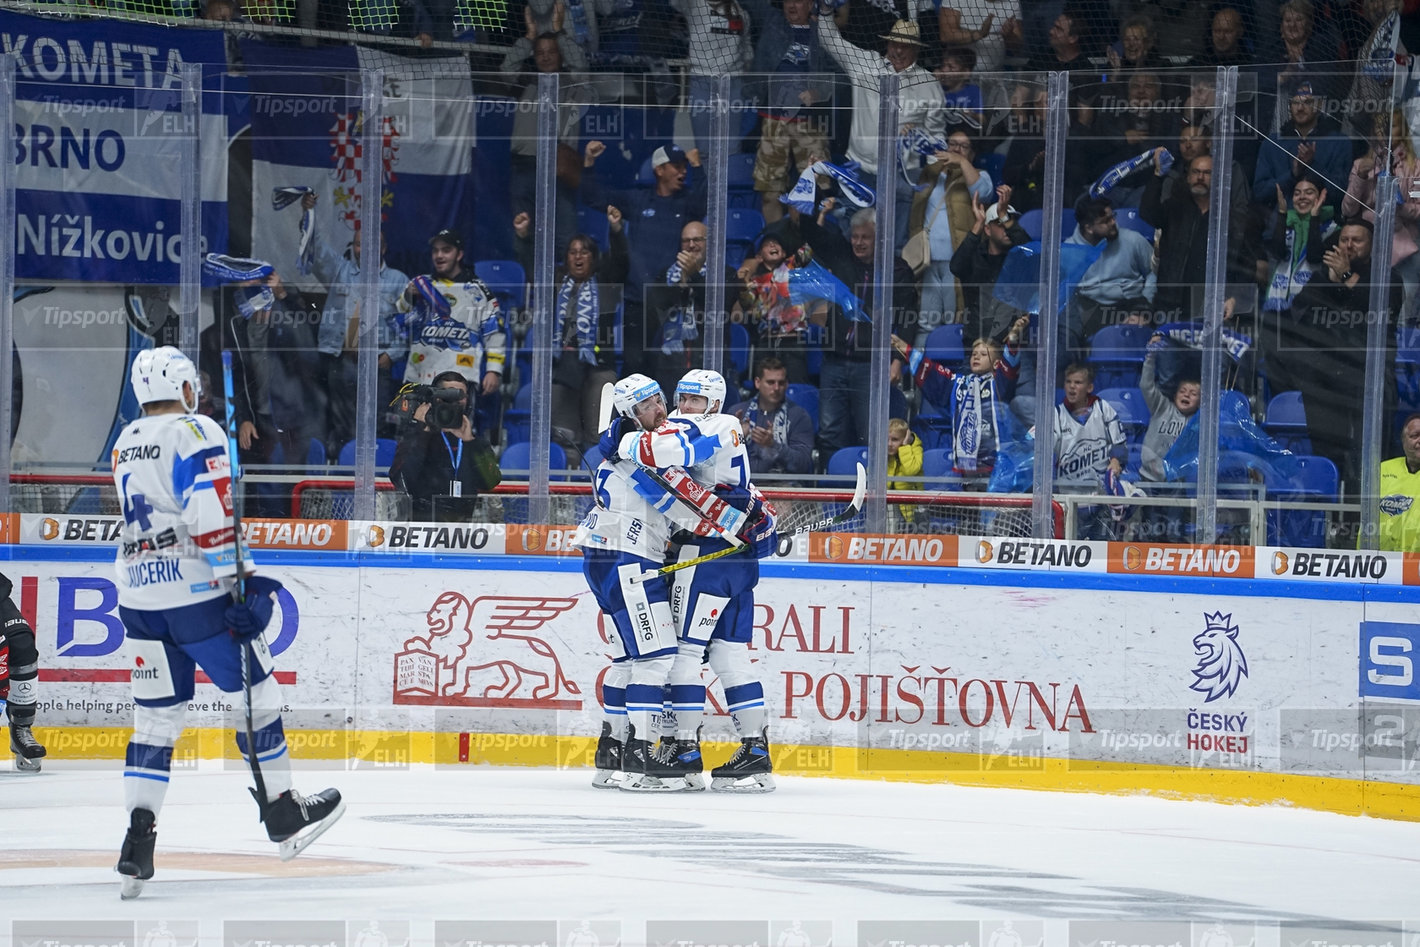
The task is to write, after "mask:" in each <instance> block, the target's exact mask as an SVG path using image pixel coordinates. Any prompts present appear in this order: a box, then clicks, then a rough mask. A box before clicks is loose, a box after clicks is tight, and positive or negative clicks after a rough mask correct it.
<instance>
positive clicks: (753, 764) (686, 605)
mask: <svg viewBox="0 0 1420 947" xmlns="http://www.w3.org/2000/svg"><path fill="white" fill-rule="evenodd" d="M724 403H725V379H724V378H723V377H721V376H720V375H719V373H717V372H713V371H707V370H703V369H696V370H694V371H690V372H687V373H686V375H685V377H683V378H682V379H681V380H680V383H679V384H678V385H677V386H676V407H677V410H676V412H675V414H673V415H671V417H670V419H669V422H668V424H667V425H666V426H665V427H663V428H661V429H658V430H656V431H650V432H646V433H643V434H640V435H638V436H636V437H635V438H625V439H623V440H622V441H621V442H620V454H621V456H622V457H625V458H628V459H634V460H636V461H638V462H639V463H641V464H643V465H645V466H648V467H670V468H677V467H684V468H685V469H686V471H687V472H688V474H689V476H690V477H691V478H693V480H694V482H695V484H698V485H699V486H700V487H706V488H709V489H711V490H712V491H713V492H714V495H715V496H716V497H718V498H719V499H720V500H722V501H724V502H726V503H728V504H729V505H730V506H732V507H734V508H735V509H737V510H740V511H742V512H743V514H744V524H743V525H742V526H740V528H739V529H738V530H737V532H736V534H735V535H733V536H730V537H726V536H723V535H716V534H715V532H714V531H707V530H701V531H700V533H701V535H698V536H693V537H690V538H689V541H688V542H685V543H683V544H682V545H681V547H680V550H679V553H678V555H677V557H676V561H677V562H678V563H686V562H690V561H692V560H696V559H699V558H701V557H704V556H707V555H710V554H712V553H716V552H720V551H723V550H725V549H727V548H728V547H729V546H738V545H745V544H748V545H750V546H751V547H752V549H751V550H747V551H745V552H740V553H736V554H734V555H727V556H722V557H720V558H718V559H715V560H713V561H707V562H704V563H701V564H697V565H693V566H688V567H686V568H683V569H681V570H679V571H677V572H675V573H674V577H675V578H674V583H673V586H672V589H671V602H672V607H673V609H675V616H676V625H677V629H678V631H679V647H678V649H677V653H676V659H675V663H674V664H673V665H672V667H671V672H670V697H671V706H672V709H673V710H674V712H675V717H676V734H675V738H674V740H672V741H668V743H667V744H665V745H664V747H663V748H658V753H657V756H658V757H659V758H661V759H663V760H668V761H671V762H672V763H673V765H675V766H677V767H679V768H680V769H681V770H683V771H685V772H687V773H699V772H701V771H702V769H703V763H702V761H701V757H700V722H701V720H702V718H703V717H704V714H705V684H704V681H703V679H702V677H701V669H700V667H701V664H702V662H703V661H705V660H706V659H707V656H708V660H709V662H710V667H711V669H712V670H714V672H715V674H716V675H717V676H718V677H719V679H720V683H721V686H722V687H723V688H724V690H725V701H726V703H727V704H728V706H729V710H730V716H731V719H732V720H733V721H734V722H735V727H736V729H737V730H738V731H739V733H740V737H741V742H740V747H739V749H738V750H737V751H736V753H735V755H734V756H733V757H732V758H731V759H730V760H729V762H727V763H725V764H724V765H723V766H719V767H716V768H715V769H714V770H712V771H711V774H710V776H711V788H712V789H716V790H720V791H726V792H771V791H773V789H774V777H773V776H772V775H771V773H772V769H773V767H772V765H771V761H770V757H769V742H768V737H767V734H766V730H765V724H766V720H767V712H766V710H765V706H764V686H763V684H762V683H761V682H760V681H759V679H758V677H757V676H756V675H755V674H754V672H753V670H752V669H751V667H750V660H749V643H750V640H751V638H752V636H753V619H754V587H755V585H757V584H758V582H759V561H758V560H759V558H762V557H764V556H768V555H772V554H773V551H774V548H775V545H776V535H775V512H774V508H773V507H772V506H771V505H769V504H768V503H767V502H766V501H765V500H764V497H763V496H762V495H761V494H760V492H759V491H758V490H757V489H756V488H755V487H754V485H753V484H752V483H751V482H750V479H749V454H748V452H747V450H746V449H745V445H744V441H743V440H742V438H741V434H740V424H739V421H738V419H736V418H735V417H733V416H732V415H726V414H721V413H720V410H721V408H722V407H724ZM707 445H708V446H709V448H710V449H709V450H707V449H705V448H706V446H707ZM707 533H708V534H707ZM679 538H686V537H679Z"/></svg>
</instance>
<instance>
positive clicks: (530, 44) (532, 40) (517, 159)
mask: <svg viewBox="0 0 1420 947" xmlns="http://www.w3.org/2000/svg"><path fill="white" fill-rule="evenodd" d="M556 9H557V10H559V11H561V10H565V9H566V7H565V6H564V5H563V4H561V3H559V4H558V5H557V7H556ZM524 14H525V16H526V17H527V22H528V34H529V35H527V36H522V37H519V39H518V41H517V42H516V43H514V44H513V45H512V46H510V47H509V48H508V53H507V55H506V56H504V57H503V64H502V66H501V68H502V70H503V72H505V73H513V74H519V75H520V77H521V78H522V79H523V88H522V92H520V93H519V95H518V107H517V110H516V111H515V112H514V113H513V133H512V136H511V137H510V139H509V144H508V150H509V152H510V156H509V164H510V168H509V171H510V174H511V178H512V181H511V183H512V196H513V213H514V214H524V213H526V214H531V213H534V212H535V208H536V205H537V121H538V109H537V97H538V91H537V87H538V79H537V77H538V76H539V75H550V74H553V73H560V74H561V75H562V79H561V81H560V82H559V84H558V92H557V146H556V147H557V183H556V188H557V203H556V210H555V213H554V216H553V221H554V224H555V226H554V230H553V234H554V240H555V242H556V246H555V252H556V253H557V255H558V256H562V255H563V254H565V253H566V250H567V240H568V238H570V237H571V236H572V234H573V232H575V231H576V229H577V187H578V185H579V184H580V183H581V177H582V168H581V162H579V161H578V160H577V145H578V142H579V141H580V139H581V124H582V115H583V113H584V112H585V111H586V106H587V105H589V104H591V102H592V94H591V87H590V86H589V85H588V84H587V77H586V74H585V73H586V69H587V60H586V57H585V55H584V54H583V52H582V48H581V47H580V46H578V45H577V43H576V41H575V40H574V39H573V38H572V37H571V36H570V35H568V34H567V33H566V32H564V31H562V30H561V25H562V24H561V22H560V17H559V18H557V19H555V20H554V24H555V25H556V26H557V27H558V31H557V32H553V33H542V34H540V35H537V36H533V35H531V34H532V31H533V30H534V29H535V28H536V27H535V24H534V22H533V16H532V8H531V7H525V8H524ZM529 60H531V61H532V64H533V67H534V71H533V72H531V73H526V74H524V69H525V67H526V66H527V64H528V61H529ZM544 219H545V218H544Z"/></svg>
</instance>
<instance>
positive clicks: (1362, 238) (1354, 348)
mask: <svg viewBox="0 0 1420 947" xmlns="http://www.w3.org/2000/svg"><path fill="white" fill-rule="evenodd" d="M1372 229H1373V228H1372V226H1371V224H1370V222H1369V221H1365V220H1353V221H1348V222H1347V223H1346V224H1345V225H1343V226H1342V228H1341V232H1340V233H1339V234H1338V235H1337V238H1336V240H1335V242H1328V245H1327V249H1326V252H1325V253H1324V254H1323V255H1322V265H1321V267H1320V268H1319V269H1318V270H1317V271H1316V272H1315V273H1313V274H1312V277H1311V279H1310V280H1309V281H1308V282H1307V285H1306V286H1305V287H1303V288H1302V291H1301V292H1300V293H1298V294H1297V298H1296V299H1295V300H1294V301H1293V303H1292V314H1293V319H1292V320H1291V321H1290V322H1289V323H1286V324H1284V326H1283V330H1284V331H1283V333H1282V336H1281V339H1280V341H1279V350H1280V352H1281V354H1282V355H1283V356H1284V359H1285V365H1286V368H1287V370H1288V372H1289V374H1290V375H1291V377H1292V378H1293V379H1294V380H1295V382H1296V385H1297V390H1298V391H1300V392H1301V393H1302V406H1303V408H1304V410H1305V411H1306V417H1307V436H1308V438H1309V439H1310V440H1311V445H1312V452H1313V453H1316V454H1320V455H1321V456H1323V457H1327V458H1329V459H1330V460H1331V461H1332V462H1333V463H1334V464H1336V469H1337V471H1338V472H1339V473H1340V474H1341V479H1342V480H1343V482H1349V483H1352V484H1355V483H1357V482H1358V478H1359V475H1360V470H1359V469H1358V468H1357V466H1356V458H1357V457H1359V455H1360V443H1361V412H1360V411H1358V410H1357V406H1358V405H1360V404H1362V403H1363V397H1362V396H1363V388H1364V385H1363V382H1364V376H1365V367H1366V339H1367V330H1368V327H1369V325H1370V323H1371V321H1372V320H1374V319H1378V318H1381V316H1380V315H1379V314H1377V313H1375V312H1374V311H1373V310H1372V309H1371V302H1370V296H1371V286H1372V283H1373V281H1376V280H1379V281H1383V285H1384V284H1385V283H1388V284H1389V296H1388V300H1389V302H1388V309H1389V311H1388V312H1387V313H1385V318H1386V319H1387V322H1386V323H1385V326H1384V328H1383V330H1382V331H1383V336H1382V337H1383V338H1386V339H1388V340H1391V344H1393V340H1394V337H1395V328H1394V326H1395V322H1394V320H1395V316H1396V314H1397V313H1398V312H1399V311H1400V303H1401V293H1400V286H1399V284H1398V283H1396V282H1395V281H1394V278H1393V276H1392V274H1390V273H1373V271H1372V269H1371V239H1372ZM1393 355H1394V353H1393V352H1391V351H1387V353H1386V354H1385V355H1384V356H1383V357H1384V358H1385V360H1386V361H1385V370H1384V373H1383V374H1384V379H1385V388H1386V391H1385V395H1384V398H1385V406H1386V410H1387V411H1389V410H1390V409H1392V408H1394V406H1395V376H1394V374H1393V373H1392V372H1391V363H1392V362H1393ZM1381 430H1383V431H1384V430H1390V427H1389V425H1388V423H1383V424H1382V426H1381Z"/></svg>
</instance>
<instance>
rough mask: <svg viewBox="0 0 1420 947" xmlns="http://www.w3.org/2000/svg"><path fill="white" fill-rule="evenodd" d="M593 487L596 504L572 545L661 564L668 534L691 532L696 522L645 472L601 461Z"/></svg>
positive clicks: (580, 527)
mask: <svg viewBox="0 0 1420 947" xmlns="http://www.w3.org/2000/svg"><path fill="white" fill-rule="evenodd" d="M593 489H594V490H595V491H596V494H597V500H598V501H599V504H598V506H596V507H594V508H593V509H591V510H589V511H588V512H587V515H586V516H585V517H583V518H582V522H581V524H579V525H578V527H577V532H576V533H575V534H573V536H572V544H573V545H574V546H581V547H582V548H584V549H607V550H614V551H617V552H625V553H629V554H631V555H633V556H637V557H639V558H641V559H649V560H651V561H652V562H664V561H665V558H666V547H667V546H668V545H669V544H670V539H671V532H672V530H675V529H694V528H695V527H696V526H698V525H699V524H700V518H699V517H697V516H694V515H691V514H690V513H688V512H686V511H685V510H683V509H682V508H681V506H680V504H679V503H677V502H675V500H674V499H673V498H672V497H671V495H670V494H669V493H667V492H666V491H665V490H664V489H663V488H662V487H661V486H660V485H659V484H657V483H656V482H655V481H654V480H652V479H651V478H650V477H649V476H647V475H646V472H645V471H644V470H642V469H641V468H640V467H637V466H636V465H635V464H633V463H630V462H629V461H622V462H621V463H618V464H611V463H607V462H605V461H603V462H602V464H601V466H599V467H598V468H597V470H596V475H595V479H594V482H593Z"/></svg>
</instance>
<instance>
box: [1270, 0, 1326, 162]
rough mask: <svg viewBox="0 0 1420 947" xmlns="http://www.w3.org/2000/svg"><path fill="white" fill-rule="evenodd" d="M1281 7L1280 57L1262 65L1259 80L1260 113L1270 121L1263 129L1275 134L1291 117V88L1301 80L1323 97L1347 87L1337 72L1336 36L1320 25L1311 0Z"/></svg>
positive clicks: (1294, 2) (1302, 0) (1297, 0)
mask: <svg viewBox="0 0 1420 947" xmlns="http://www.w3.org/2000/svg"><path fill="white" fill-rule="evenodd" d="M1278 11H1279V13H1280V14H1281V18H1280V24H1279V30H1280V34H1281V52H1282V57H1281V61H1280V62H1276V63H1266V64H1264V65H1262V66H1261V67H1260V69H1259V78H1258V83H1257V88H1258V93H1259V96H1260V99H1259V102H1260V103H1261V105H1262V108H1261V115H1260V117H1261V118H1263V119H1265V120H1267V122H1268V124H1267V125H1266V126H1263V129H1264V131H1265V132H1266V133H1267V134H1268V135H1271V136H1272V137H1274V138H1275V137H1276V136H1277V135H1278V134H1279V133H1280V132H1281V130H1282V126H1283V125H1285V124H1286V123H1287V122H1288V121H1289V120H1290V119H1291V117H1292V115H1291V108H1290V105H1291V102H1290V99H1289V97H1288V92H1289V91H1290V90H1291V89H1292V88H1294V87H1295V86H1296V84H1297V82H1298V80H1300V79H1303V78H1310V79H1311V82H1312V87H1313V89H1315V90H1316V92H1317V93H1318V94H1319V95H1321V96H1322V97H1323V98H1324V99H1333V98H1335V97H1336V96H1337V95H1338V94H1339V92H1340V90H1341V89H1343V88H1344V87H1345V85H1344V83H1343V82H1341V81H1338V77H1337V76H1336V75H1335V74H1334V73H1335V71H1336V70H1338V69H1339V68H1341V67H1340V64H1339V63H1337V61H1336V60H1337V58H1338V56H1339V55H1340V53H1339V51H1338V50H1337V48H1336V36H1335V34H1334V33H1333V32H1332V31H1331V30H1329V29H1321V30H1319V29H1317V22H1316V11H1315V9H1314V8H1313V6H1312V4H1311V2H1310V0H1287V2H1286V3H1283V4H1282V5H1281V6H1280V7H1279V8H1278ZM1259 125H1261V123H1259Z"/></svg>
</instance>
